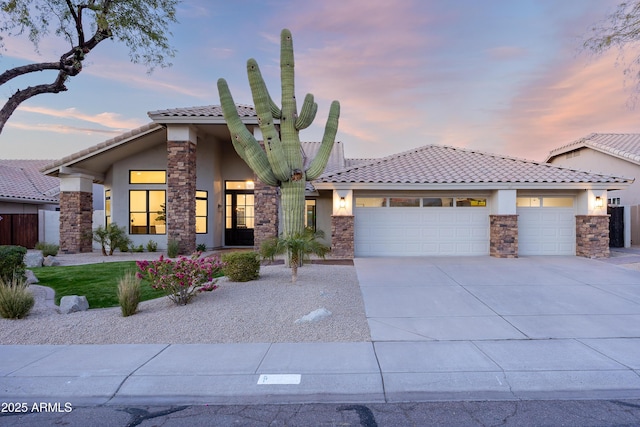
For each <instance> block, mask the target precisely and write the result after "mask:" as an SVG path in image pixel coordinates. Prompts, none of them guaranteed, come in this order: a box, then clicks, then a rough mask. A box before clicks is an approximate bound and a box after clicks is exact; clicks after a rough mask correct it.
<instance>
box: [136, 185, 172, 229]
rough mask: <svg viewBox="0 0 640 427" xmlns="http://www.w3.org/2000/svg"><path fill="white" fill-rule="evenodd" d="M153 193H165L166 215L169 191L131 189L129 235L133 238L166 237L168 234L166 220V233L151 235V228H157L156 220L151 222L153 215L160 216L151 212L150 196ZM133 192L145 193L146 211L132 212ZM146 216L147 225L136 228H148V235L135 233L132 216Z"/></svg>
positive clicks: (155, 212)
mask: <svg viewBox="0 0 640 427" xmlns="http://www.w3.org/2000/svg"><path fill="white" fill-rule="evenodd" d="M153 191H157V192H163V193H164V203H163V204H164V205H165V215H166V206H167V190H166V189H148V188H143V189H129V235H132V236H139V235H152V236H155V235H164V234H167V227H166V218H165V222H164V224H165V227H164V232H163V233H158V232H154V233H151V227H152V226H153V227H155V226H156V224H155V219H154V220H153V221H152V220H151V215H152V214H153V215H158V211H155V210H154V211H150V210H149V194H150V193H151V192H153ZM133 192H144V193H145V206H146V211H133V210H131V200H132V199H131V193H133ZM143 213H144V214H145V215H146V225H135V227H146V233H134V232H133V227H134V224H133V219H132V214H143Z"/></svg>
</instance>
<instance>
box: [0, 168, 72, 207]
mask: <svg viewBox="0 0 640 427" xmlns="http://www.w3.org/2000/svg"><path fill="white" fill-rule="evenodd" d="M48 163H51V160H0V198H2V199H5V200H7V199H9V200H15V201H16V202H20V201H35V202H45V203H58V196H59V194H60V180H59V179H58V178H54V177H50V176H46V175H44V174H42V173H41V172H40V169H41V168H42V167H44V166H45V165H46V164H48Z"/></svg>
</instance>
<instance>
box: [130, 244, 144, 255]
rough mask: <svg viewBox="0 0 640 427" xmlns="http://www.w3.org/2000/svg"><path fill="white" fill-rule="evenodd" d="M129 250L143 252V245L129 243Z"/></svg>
mask: <svg viewBox="0 0 640 427" xmlns="http://www.w3.org/2000/svg"><path fill="white" fill-rule="evenodd" d="M131 252H137V253H140V252H144V246H142V245H138V246H134V245H131Z"/></svg>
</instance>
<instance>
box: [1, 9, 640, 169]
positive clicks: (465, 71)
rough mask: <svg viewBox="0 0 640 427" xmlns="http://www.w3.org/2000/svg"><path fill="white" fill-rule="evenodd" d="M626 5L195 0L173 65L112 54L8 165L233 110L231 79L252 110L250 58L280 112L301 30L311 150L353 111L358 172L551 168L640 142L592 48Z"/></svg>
mask: <svg viewBox="0 0 640 427" xmlns="http://www.w3.org/2000/svg"><path fill="white" fill-rule="evenodd" d="M617 3H618V0H563V1H557V0H482V1H478V0H396V1H393V0H323V1H317V0H292V1H286V0H235V1H229V0H185V1H184V2H183V3H182V4H181V5H180V7H179V9H178V14H177V18H178V21H179V23H178V24H176V25H173V26H172V27H171V32H172V34H173V36H172V38H171V40H172V43H173V46H174V47H175V48H176V49H177V54H176V56H175V58H173V59H172V63H173V66H171V67H169V68H156V69H155V70H154V71H153V73H151V74H148V73H147V70H146V69H145V67H144V66H142V65H137V64H132V63H131V62H130V61H129V56H128V50H127V48H126V46H124V45H122V44H117V43H116V42H112V41H107V42H104V43H102V44H101V45H99V46H98V47H97V48H96V49H95V50H94V51H92V52H91V53H90V54H89V55H88V58H87V60H86V61H85V65H84V69H83V71H82V73H80V74H79V75H78V76H76V77H73V78H71V79H70V80H69V81H68V84H67V87H68V89H69V90H68V91H67V92H63V93H60V94H55V95H49V94H47V95H41V96H37V97H34V98H32V99H30V100H28V101H27V102H25V103H23V104H22V105H21V106H20V107H19V109H18V110H17V111H16V112H15V113H14V114H13V116H12V117H11V118H10V119H9V121H8V122H7V124H6V126H5V128H4V131H3V132H2V134H0V158H14V159H15V158H22V159H43V158H44V159H59V158H62V157H64V156H66V155H70V154H73V153H75V152H77V151H80V150H83V149H85V148H88V147H91V146H93V145H95V144H98V143H100V142H102V141H105V140H107V139H110V138H113V137H115V136H117V135H119V134H121V133H123V132H126V131H128V130H130V129H133V128H136V127H138V126H142V125H144V124H146V123H149V122H150V121H151V120H150V119H149V117H148V115H147V112H149V111H155V110H162V109H168V108H177V107H192V106H201V105H215V104H219V98H218V93H217V88H216V81H217V80H218V78H220V77H224V78H225V79H227V81H228V83H229V87H230V89H231V92H232V94H233V96H234V99H235V101H236V102H238V103H243V104H253V101H252V98H251V92H250V89H249V84H248V81H247V77H246V61H247V59H249V58H255V59H256V60H257V61H258V64H259V65H260V68H261V70H262V73H263V75H264V76H265V79H266V80H267V82H266V83H267V87H268V88H269V89H270V92H271V95H272V98H273V99H274V100H276V101H277V100H279V98H280V77H279V73H280V70H279V55H280V48H279V43H280V31H281V30H282V29H283V28H289V29H290V30H291V32H292V34H293V42H294V54H295V61H296V64H295V65H296V68H295V70H296V95H297V98H298V99H299V100H302V99H303V98H304V95H305V94H306V93H312V94H314V96H315V99H316V102H317V103H318V115H317V117H316V119H315V121H314V124H313V125H312V126H311V127H310V128H309V129H306V130H304V131H302V133H301V139H302V140H305V141H320V140H321V138H322V133H323V129H324V122H325V120H326V116H327V114H328V110H329V105H330V103H331V101H332V100H338V101H340V104H341V116H340V124H339V130H338V134H337V137H336V140H339V141H342V142H343V143H344V150H345V155H346V156H347V157H350V158H371V157H381V156H387V155H391V154H394V153H398V152H401V151H405V150H410V149H413V148H417V147H421V146H423V145H427V144H440V145H450V146H455V147H462V148H467V149H473V150H479V151H483V152H489V153H496V154H501V155H507V156H513V157H518V158H524V159H529V160H535V161H543V160H545V159H546V157H547V155H548V153H549V151H550V150H552V149H554V148H558V147H560V146H563V145H566V144H568V143H571V142H572V141H575V140H576V139H579V138H581V137H584V136H587V135H589V134H590V133H593V132H596V133H634V132H640V121H638V114H639V111H638V109H639V108H640V107H636V108H635V109H634V108H633V107H632V106H630V104H631V101H630V99H631V98H630V97H631V95H632V93H633V92H632V89H633V86H634V84H633V82H631V81H629V80H627V79H626V78H625V76H624V75H623V67H621V66H620V65H619V64H618V62H619V57H618V52H617V51H613V52H610V53H607V54H605V55H603V56H600V57H595V56H593V55H591V54H589V53H585V52H582V51H581V49H580V48H581V46H582V41H583V40H584V38H585V37H586V35H587V34H588V30H589V28H590V27H591V26H592V25H593V24H594V23H596V22H599V21H602V20H603V19H604V18H605V17H606V16H607V15H608V14H609V13H611V12H613V10H614V9H615V6H616V4H617ZM4 42H5V49H4V52H2V57H0V67H1V68H2V69H3V70H4V69H9V68H12V67H14V66H17V65H22V64H25V63H30V62H47V61H53V60H56V58H59V56H60V54H61V53H62V52H63V51H65V50H66V49H67V46H66V45H65V44H64V42H62V41H61V40H59V39H55V38H54V37H51V38H47V39H46V40H43V42H42V43H41V45H40V49H39V52H40V53H39V54H38V53H36V52H35V51H34V49H33V47H32V46H31V45H30V43H29V41H28V40H27V39H26V38H20V37H10V38H5V40H4ZM631 53H633V52H631ZM627 56H630V57H632V55H631V54H630V53H629V52H628V53H627ZM47 73H48V72H40V73H37V74H36V75H35V76H30V77H28V78H21V79H16V80H15V81H11V82H10V83H7V84H5V85H3V86H1V87H0V98H2V102H3V103H4V102H5V101H6V99H8V97H9V96H11V94H12V93H13V92H15V91H16V90H18V89H22V88H24V87H26V86H28V85H32V84H40V83H45V82H47V83H48V82H51V81H53V80H54V78H55V75H54V74H47ZM278 103H279V102H278ZM300 107H301V105H299V108H300Z"/></svg>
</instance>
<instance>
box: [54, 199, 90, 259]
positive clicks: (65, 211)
mask: <svg viewBox="0 0 640 427" xmlns="http://www.w3.org/2000/svg"><path fill="white" fill-rule="evenodd" d="M92 227H93V194H92V193H89V192H86V191H63V192H61V193H60V252H61V253H64V254H77V253H82V252H91V251H92V250H93V248H92V241H93V239H92V238H91V235H90V233H91V232H92ZM87 233H89V234H87Z"/></svg>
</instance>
